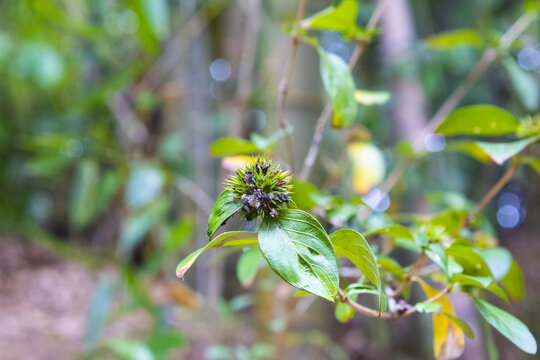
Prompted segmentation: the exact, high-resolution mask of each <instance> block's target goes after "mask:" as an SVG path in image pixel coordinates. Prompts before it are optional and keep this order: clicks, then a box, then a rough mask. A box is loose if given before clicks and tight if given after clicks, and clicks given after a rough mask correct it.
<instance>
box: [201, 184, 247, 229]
mask: <svg viewBox="0 0 540 360" xmlns="http://www.w3.org/2000/svg"><path fill="white" fill-rule="evenodd" d="M241 208H242V204H241V203H237V202H235V201H234V195H233V193H232V192H230V191H228V190H224V191H222V192H221V194H219V196H218V198H217V199H216V202H215V203H214V207H213V208H212V213H211V214H210V217H209V218H208V229H207V230H206V234H207V235H208V238H212V236H213V235H214V233H215V232H216V231H217V229H219V227H220V226H221V225H223V223H225V222H226V221H227V219H229V218H230V217H231V216H233V215H234V214H235V213H236V212H237V211H238V210H240V209H241Z"/></svg>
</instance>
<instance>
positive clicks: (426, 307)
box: [414, 302, 441, 314]
mask: <svg viewBox="0 0 540 360" xmlns="http://www.w3.org/2000/svg"><path fill="white" fill-rule="evenodd" d="M414 307H415V308H416V310H417V311H418V312H421V313H426V314H429V313H438V312H440V311H441V303H438V302H430V303H428V302H419V303H416V304H415V305H414Z"/></svg>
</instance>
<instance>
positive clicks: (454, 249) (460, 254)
mask: <svg viewBox="0 0 540 360" xmlns="http://www.w3.org/2000/svg"><path fill="white" fill-rule="evenodd" d="M446 254H447V255H448V256H451V257H452V258H454V260H455V261H456V262H457V263H458V264H459V265H461V266H462V267H463V272H464V273H465V274H467V275H472V276H487V277H492V276H493V275H492V274H491V271H490V269H489V266H488V265H487V264H486V261H485V260H484V258H483V257H482V255H480V254H479V253H478V250H476V249H475V248H472V247H470V246H468V245H465V244H461V243H454V244H452V245H451V246H450V247H449V248H448V249H446ZM454 276H455V275H454Z"/></svg>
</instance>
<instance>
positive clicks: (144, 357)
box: [107, 339, 155, 360]
mask: <svg viewBox="0 0 540 360" xmlns="http://www.w3.org/2000/svg"><path fill="white" fill-rule="evenodd" d="M107 347H108V348H109V349H111V350H112V351H113V352H114V353H115V354H116V355H118V356H119V357H120V358H122V359H124V360H154V359H155V357H154V354H153V353H152V351H151V350H150V348H149V347H148V346H147V345H145V344H142V343H138V342H135V341H129V340H116V339H115V340H112V341H111V342H110V343H109V344H108V345H107Z"/></svg>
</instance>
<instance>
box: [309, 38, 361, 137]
mask: <svg viewBox="0 0 540 360" xmlns="http://www.w3.org/2000/svg"><path fill="white" fill-rule="evenodd" d="M318 51H319V57H320V59H321V60H320V72H321V78H322V82H323V85H324V88H325V90H326V92H327V94H328V97H330V102H331V103H332V109H333V111H334V115H333V117H332V127H333V128H336V129H339V128H342V127H344V126H348V125H350V124H352V122H353V121H354V119H355V117H356V111H357V109H358V106H357V103H356V101H355V100H354V90H355V86H354V80H353V77H352V74H351V71H350V69H349V66H348V65H347V63H345V61H343V60H342V59H341V58H340V57H339V56H337V55H334V54H332V53H329V52H326V51H325V50H324V49H323V48H321V47H319V48H318Z"/></svg>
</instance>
